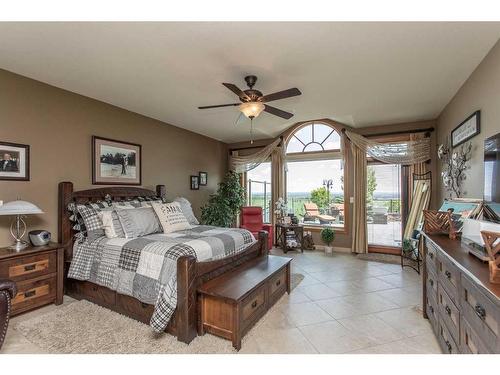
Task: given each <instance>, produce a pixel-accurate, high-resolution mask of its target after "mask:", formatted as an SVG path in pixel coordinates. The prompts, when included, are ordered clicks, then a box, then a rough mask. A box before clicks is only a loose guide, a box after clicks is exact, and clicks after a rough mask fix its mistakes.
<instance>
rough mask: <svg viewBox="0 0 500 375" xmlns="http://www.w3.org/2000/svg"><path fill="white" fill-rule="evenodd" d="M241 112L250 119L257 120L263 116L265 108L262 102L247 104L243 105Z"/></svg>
mask: <svg viewBox="0 0 500 375" xmlns="http://www.w3.org/2000/svg"><path fill="white" fill-rule="evenodd" d="M239 108H240V111H241V112H243V114H244V115H245V116H246V117H248V118H255V117H257V116H259V115H260V114H261V112H262V111H263V110H264V108H265V106H264V104H263V103H261V102H246V103H241V104H240V106H239Z"/></svg>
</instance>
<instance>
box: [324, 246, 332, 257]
mask: <svg viewBox="0 0 500 375" xmlns="http://www.w3.org/2000/svg"><path fill="white" fill-rule="evenodd" d="M325 255H328V256H333V247H332V246H325Z"/></svg>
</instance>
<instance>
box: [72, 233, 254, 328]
mask: <svg viewBox="0 0 500 375" xmlns="http://www.w3.org/2000/svg"><path fill="white" fill-rule="evenodd" d="M255 241H256V240H255V238H254V236H253V235H252V233H250V232H249V231H247V230H245V229H236V228H219V227H212V226H206V225H197V226H193V227H192V228H191V229H187V230H181V231H177V232H173V233H167V234H165V233H157V234H150V235H147V236H144V237H138V238H107V237H99V238H97V239H95V240H93V241H83V242H80V243H77V242H75V245H74V249H73V260H72V261H71V265H70V268H69V272H68V277H71V278H74V279H78V280H87V281H91V282H93V283H95V284H99V285H102V286H105V287H107V288H109V289H112V290H115V291H117V292H118V293H120V294H125V295H128V296H132V297H134V298H137V299H138V300H140V301H141V302H144V303H148V304H154V305H155V309H154V313H153V316H152V317H151V322H150V325H151V327H152V328H153V330H154V331H156V332H162V331H164V330H165V328H166V327H167V324H168V322H169V321H170V318H171V317H172V315H173V313H174V310H175V307H176V306H177V259H178V258H179V257H181V256H183V255H193V256H194V257H196V259H197V261H199V262H200V261H207V260H216V259H221V258H224V257H228V256H231V255H234V254H236V253H238V252H241V251H243V250H244V249H245V248H246V247H247V246H248V245H249V244H252V243H253V242H255Z"/></svg>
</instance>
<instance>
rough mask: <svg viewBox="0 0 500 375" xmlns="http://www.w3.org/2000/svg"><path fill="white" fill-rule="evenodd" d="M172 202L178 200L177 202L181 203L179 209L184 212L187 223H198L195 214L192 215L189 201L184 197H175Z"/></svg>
mask: <svg viewBox="0 0 500 375" xmlns="http://www.w3.org/2000/svg"><path fill="white" fill-rule="evenodd" d="M174 202H179V204H180V205H181V210H182V212H183V213H184V216H186V219H187V221H188V223H189V224H191V225H198V224H200V222H199V221H198V219H197V218H196V216H194V213H193V208H192V207H191V202H189V201H188V200H187V199H186V198H183V197H177V198H175V199H174Z"/></svg>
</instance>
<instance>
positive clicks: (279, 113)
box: [264, 104, 293, 120]
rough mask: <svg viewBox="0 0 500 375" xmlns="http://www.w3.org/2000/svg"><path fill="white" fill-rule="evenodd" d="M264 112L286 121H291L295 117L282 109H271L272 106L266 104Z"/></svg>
mask: <svg viewBox="0 0 500 375" xmlns="http://www.w3.org/2000/svg"><path fill="white" fill-rule="evenodd" d="M264 107H265V108H264V111H266V112H267V113H270V114H272V115H275V116H278V117H282V118H284V119H287V120H288V119H290V118H292V117H293V114H292V113H290V112H286V111H282V110H281V109H278V108H276V107H271V106H270V105H267V104H264Z"/></svg>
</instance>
